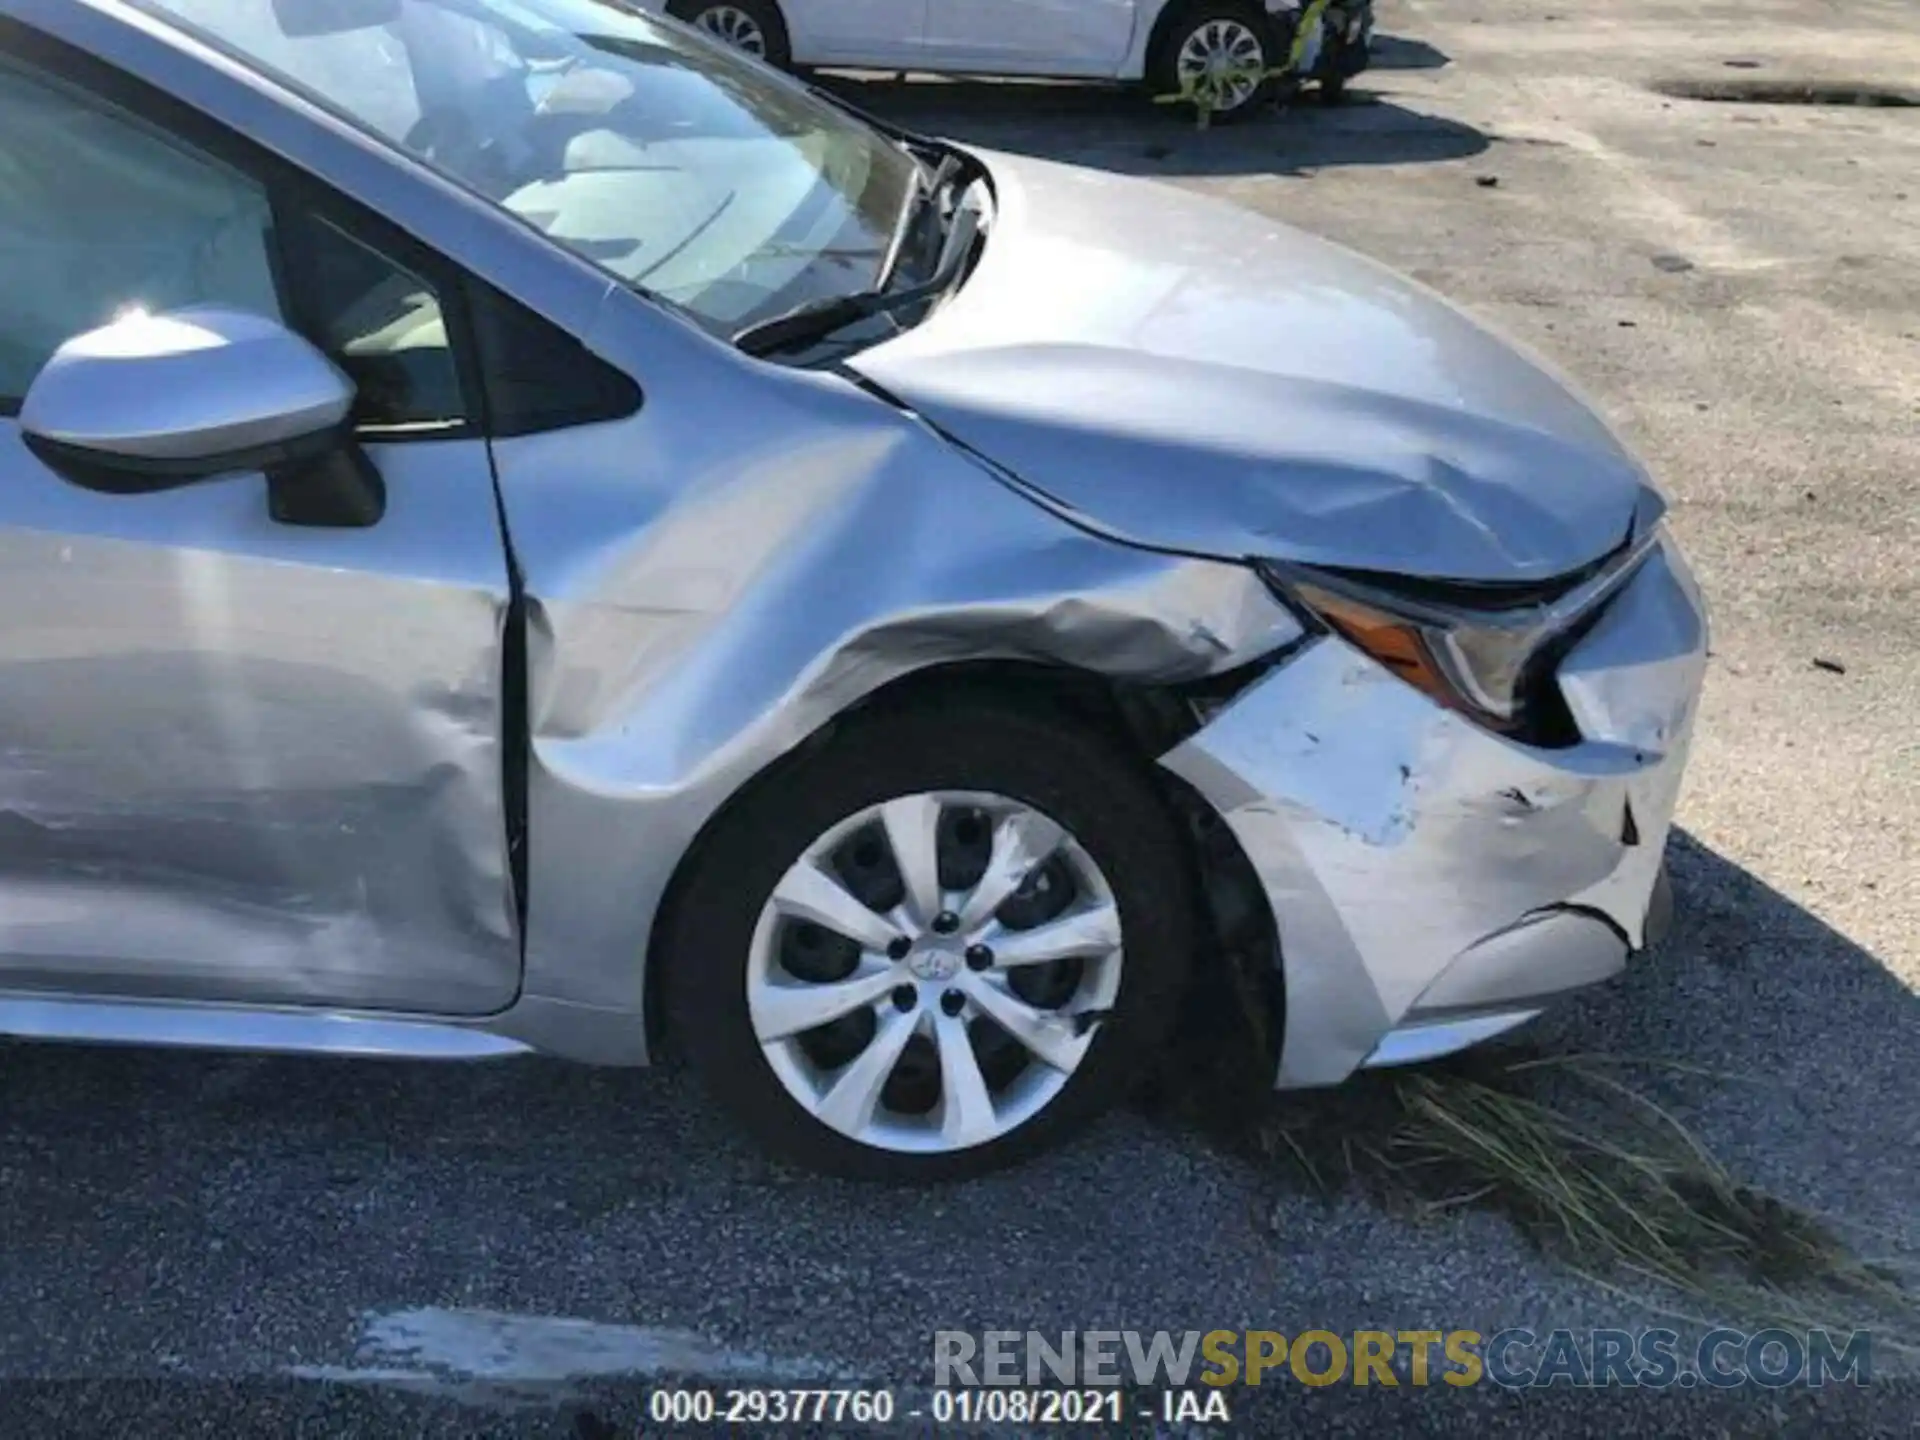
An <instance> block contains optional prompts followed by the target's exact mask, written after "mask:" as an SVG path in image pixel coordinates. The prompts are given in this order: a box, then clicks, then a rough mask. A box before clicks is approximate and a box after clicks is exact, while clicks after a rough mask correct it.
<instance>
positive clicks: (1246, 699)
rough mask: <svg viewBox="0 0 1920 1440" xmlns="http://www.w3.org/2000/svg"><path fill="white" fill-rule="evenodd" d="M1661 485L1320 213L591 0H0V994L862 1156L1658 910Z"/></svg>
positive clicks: (1684, 639) (1373, 1015)
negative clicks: (689, 1072)
mask: <svg viewBox="0 0 1920 1440" xmlns="http://www.w3.org/2000/svg"><path fill="white" fill-rule="evenodd" d="M1663 509H1664V504H1663V501H1662V499H1661V497H1660V494H1659V492H1658V490H1657V489H1656V488H1655V486H1654V484H1653V482H1652V481H1651V480H1650V479H1649V477H1648V476H1647V475H1646V473H1645V471H1644V470H1643V468H1642V467H1641V466H1640V465H1639V464H1638V463H1637V462H1636V461H1635V460H1634V458H1633V457H1632V456H1631V455H1630V454H1629V453H1627V451H1626V450H1625V449H1624V448H1623V447H1622V446H1621V444H1620V443H1619V442H1618V440H1617V439H1616V438H1615V437H1614V436H1613V434H1612V433H1611V432H1610V431H1609V430H1608V428H1607V427H1606V426H1605V425H1604V424H1603V423H1602V422H1601V421H1600V420H1599V419H1597V418H1596V417H1595V416H1594V414H1593V413H1592V412H1591V411H1590V410H1589V409H1588V407H1587V406H1586V405H1585V404H1583V403H1582V402H1581V401H1580V400H1579V399H1577V398H1576V397H1575V396H1574V395H1573V394H1572V393H1571V392H1570V391H1569V389H1568V388H1567V386H1566V385H1565V384H1564V382H1562V381H1561V380H1559V379H1557V378H1555V377H1554V376H1553V375H1552V374H1550V373H1549V372H1548V371H1547V370H1546V369H1545V368H1543V367H1542V366H1541V364H1540V363H1539V362H1537V361H1534V360H1531V359H1528V358H1525V357H1523V356H1521V355H1519V354H1517V353H1516V352H1515V351H1514V350H1513V349H1512V348H1511V347H1510V346H1509V345H1508V344H1506V343H1505V342H1503V341H1501V340H1499V339H1496V338H1494V337H1492V336H1490V335H1489V334H1488V333H1487V332H1486V331H1485V330H1483V329H1481V328H1479V327H1478V326H1477V325H1476V324H1475V323H1474V322H1472V321H1470V320H1469V319H1467V318H1465V317H1464V316H1462V315H1461V314H1459V313H1458V312H1457V311H1455V310H1453V309H1451V308H1449V307H1448V306H1447V305H1446V304H1445V303H1444V302H1442V301H1441V300H1439V299H1438V298H1436V297H1435V296H1433V295H1431V294H1429V293H1427V292H1425V291H1423V290H1421V289H1420V288H1418V287H1416V286H1414V285H1412V284H1410V283H1409V282H1407V281H1404V280H1401V279H1399V278H1397V277H1395V276H1393V275H1391V274H1389V273H1387V272H1385V271H1382V270H1380V269H1378V268H1376V267H1375V266H1373V265H1372V264H1370V263H1368V262H1367V261H1365V260H1362V259H1360V258H1359V257H1357V256H1355V255H1352V254H1350V253H1348V252H1346V251H1343V250H1340V249H1337V248H1335V247H1333V246H1331V245H1327V244H1324V243H1322V242H1320V241H1317V240H1314V239H1312V238H1309V237H1307V236H1305V235H1301V234H1299V233H1296V232H1294V231H1291V230H1288V229H1286V228H1285V227H1283V226H1280V225H1277V224H1274V223H1273V222H1271V221H1268V220H1264V219H1260V218H1256V217H1254V216H1252V215H1249V214H1245V213H1242V212H1240V211H1237V210H1235V209H1232V208H1229V207H1227V206H1224V205H1220V204H1213V203H1208V202H1206V201H1204V200H1201V199H1199V198H1195V197H1192V196H1189V195H1186V194H1183V193H1181V192H1178V191H1174V190H1169V189H1163V188H1156V187H1154V186H1151V185H1149V184H1146V183H1143V182H1139V181H1134V180H1123V179H1117V178H1115V177H1112V176H1110V175H1106V174H1101V173H1096V172H1091V171H1086V170H1077V169H1069V168H1063V167H1058V166H1053V165H1047V164H1043V163H1040V162H1038V161H1034V160H1028V159H1021V158H1018V157H1015V156H1011V155H1001V154H993V153H986V152H982V151H975V150H968V149H963V148H960V147H957V146H953V145H949V144H946V143H943V142H939V141H935V140H931V139H927V138H924V137H920V136H917V135H913V134H908V133H903V132H900V131H896V130H893V129H890V128H888V127H886V126H883V125H881V124H879V123H876V122H874V121H872V120H870V119H867V118H864V117H862V116H859V115H857V114H854V113H851V112H850V111H849V110H847V109H846V108H845V107H844V106H842V105H841V104H839V103H838V102H836V101H834V100H832V99H831V98H829V97H827V96H825V95H823V94H821V93H819V92H817V91H815V90H813V89H811V88H809V87H808V86H807V85H806V84H805V83H803V82H802V81H800V80H798V79H794V78H790V77H786V76H782V75H778V74H776V73H774V72H773V71H771V70H769V69H767V68H765V67H764V66H762V65H760V64H759V63H757V62H755V61H753V60H751V59H748V58H745V57H743V56H740V55H737V54H735V53H733V52H731V51H729V50H727V49H725V48H724V47H722V46H720V45H718V44H717V43H715V42H714V41H712V40H711V39H710V38H709V37H706V36H704V35H702V34H700V33H697V32H695V31H694V30H691V29H688V28H685V27H683V26H681V25H679V24H678V23H676V22H673V21H668V20H657V19H648V18H645V17H642V16H640V15H638V14H637V13H635V12H633V11H632V10H631V9H630V8H628V7H626V6H624V5H620V4H614V3H608V0H274V3H272V4H263V3H259V0H0V597H3V598H4V602H5V611H6V617H7V618H6V624H5V626H4V628H0V742H3V743H4V751H3V752H0V753H3V755H4V759H3V761H0V766H3V768H0V1032H5V1033H9V1034H13V1035H17V1036H27V1037H36V1038H42V1039H68V1040H92V1041H109V1042H135V1043H165V1044H192V1045H211V1046H231V1047H244V1048H253V1049H274V1050H288V1051H305V1052H328V1053H335V1054H350V1055H381V1056H411V1057H443V1058H483V1057H503V1056H510V1055H514V1054H520V1053H525V1052H528V1051H540V1052H545V1053H549V1054H554V1055H560V1056H565V1057H569V1058H572V1059H577V1060H581V1061H590V1062H599V1063H606V1064H620V1065H637V1064H642V1063H644V1062H646V1060H647V1059H648V1058H649V1055H650V1054H653V1053H657V1052H658V1050H659V1048H660V1047H661V1046H662V1045H666V1046H670V1047H673V1048H675V1049H677V1050H678V1051H681V1052H684V1054H685V1055H686V1056H687V1057H688V1058H689V1059H690V1061H691V1062H692V1064H693V1065H694V1066H695V1067H696V1068H697V1069H698V1070H699V1071H700V1072H701V1074H702V1075H703V1076H704V1078H705V1079H706V1080H707V1081H708V1082H710V1084H711V1086H712V1087H713V1089H714V1090H715V1092H716V1093H717V1094H718V1096H719V1097H720V1099H721V1100H722V1101H723V1102H724V1103H725V1105H726V1107H727V1108H728V1109H729V1110H730V1111H731V1112H732V1113H733V1114H735V1115H737V1117H738V1118H739V1120H740V1121H741V1122H742V1124H743V1125H744V1126H745V1127H746V1128H747V1129H749V1130H750V1131H752V1132H753V1133H754V1134H755V1135H756V1136H757V1137H758V1138H759V1139H760V1140H761V1141H763V1142H764V1143H765V1144H766V1145H768V1146H769V1147H772V1148H773V1149H775V1150H777V1151H779V1152H781V1153H783V1154H785V1155H788V1156H790V1157H793V1158H795V1159H797V1160H799V1161H802V1162H804V1163H807V1164H811V1165H816V1166H820V1167H823V1168H827V1169H831V1170H836V1171H840V1172H844V1173H852V1174H863V1175H875V1176H882V1177H892V1178H905V1179H923V1178H932V1177H938V1176H950V1175H958V1174H964V1173H969V1172H973V1171H978V1170H983V1169H986V1168H989V1167H992V1166H994V1165H998V1164H1003V1163H1006V1162H1008V1161H1010V1160H1013V1159H1016V1158H1018V1157H1021V1156H1023V1155H1027V1154H1031V1153H1033V1152H1035V1151H1037V1150H1039V1149H1041V1148H1043V1147H1045V1146H1047V1145H1049V1144H1051V1143H1053V1142H1055V1141H1057V1140H1058V1139H1060V1138H1061V1137H1062V1136H1064V1135H1065V1134H1067V1133H1068V1132H1069V1131H1070V1130H1071V1129H1072V1128H1073V1127H1075V1126H1077V1125H1079V1124H1081V1123H1083V1122H1085V1121H1087V1120H1088V1119H1089V1118H1090V1117H1091V1116H1092V1115H1094V1114H1095V1113H1096V1112H1097V1111H1099V1110H1100V1109H1101V1108H1102V1107H1103V1106H1105V1105H1107V1104H1109V1103H1110V1102H1112V1101H1113V1100H1114V1099H1115V1098H1116V1097H1117V1096H1119V1095H1120V1094H1121V1093H1122V1092H1123V1091H1124V1089H1125V1087H1126V1086H1127V1084H1128V1083H1129V1082H1130V1081H1131V1080H1133V1079H1134V1078H1135V1077H1136V1076H1137V1075H1139V1074H1140V1073H1141V1072H1142V1071H1143V1070H1144V1069H1145V1068H1146V1067H1147V1066H1148V1065H1149V1064H1150V1063H1151V1061H1152V1058H1153V1052H1154V1050H1155V1047H1156V1045H1157V1044H1158V1043H1159V1042H1160V1041H1161V1040H1162V1038H1163V1035H1164V1032H1165V1028H1166V1025H1167V1021H1168V1017H1169V1015H1170V1014H1172V1013H1173V1011H1174V1010H1175V1008H1176V1005H1177V1003H1178V1002H1179V1001H1180V999H1181V997H1182V996H1183V994H1186V993H1188V992H1189V990H1190V987H1192V986H1195V985H1201V986H1212V987H1224V986H1227V985H1228V984H1230V983H1233V984H1234V988H1235V991H1236V993H1241V992H1244V993H1251V994H1254V995H1258V996H1262V997H1265V1003H1267V1004H1269V1005H1270V1006H1271V1014H1270V1015H1269V1016H1267V1017H1266V1019H1267V1020H1268V1021H1269V1022H1270V1023H1269V1025H1268V1027H1267V1028H1268V1029H1269V1030H1270V1032H1271V1034H1272V1036H1273V1042H1274V1046H1273V1048H1274V1057H1273V1063H1274V1067H1275V1074H1276V1080H1277V1083H1279V1084H1280V1085H1284V1086H1311V1085H1327V1084H1332V1083H1335V1082H1337V1081H1340V1080H1341V1079H1343V1078H1345V1077H1346V1076H1348V1075H1349V1074H1351V1073H1352V1072H1354V1071H1355V1070H1356V1069H1359V1068H1361V1067H1364V1066H1373V1065H1388V1064H1395V1063H1403V1062H1408V1061H1414V1060H1419V1059H1422V1058H1426V1057H1431V1056H1436V1055H1441V1054H1444V1053H1446V1052H1449V1051H1452V1050H1456V1049H1458V1048H1460V1047H1463V1046H1466V1045H1469V1044H1472V1043H1474V1042H1476V1041H1478V1040H1482V1039H1485V1038H1487V1037H1490V1036H1494V1035H1497V1034H1499V1033H1501V1032H1503V1031H1505V1030H1508V1029H1510V1028H1512V1027H1514V1026H1516V1025H1519V1024H1521V1023H1523V1022H1524V1021H1526V1020H1527V1019H1529V1018H1531V1017H1532V1016H1534V1015H1535V1014H1537V1013H1538V1012H1539V1011H1540V1010H1541V1009H1542V1008H1543V1007H1544V1006H1546V1005H1547V1004H1548V1003H1549V1002H1550V1001H1552V1000H1553V999H1555V998H1556V997H1558V996H1560V995H1562V994H1563V993H1565V992H1568V991H1572V990H1575V989H1577V988H1578V987H1581V986H1584V985H1588V984H1591V983H1594V982H1597V981H1603V980H1605V979H1607V978H1608V977H1610V976H1612V975H1614V974H1616V973H1617V972H1618V971H1620V970H1621V969H1622V967H1623V966H1625V965H1626V963H1627V962H1628V959H1629V957H1630V955H1632V954H1633V953H1634V952H1635V951H1637V950H1639V949H1640V948H1642V947H1643V946H1644V945H1645V944H1647V943H1648V941H1649V939H1650V938H1651V932H1652V931H1653V930H1654V929H1657V921H1658V917H1659V915H1660V913H1661V911H1662V908H1663V905H1662V894H1663V891H1662V884H1663V881H1662V873H1663V872H1662V856H1663V851H1664V849H1665V845H1666V839H1667V832H1668V827H1669V823H1670V819H1671V816H1672V813H1673V808H1674V802H1675V795H1676V791H1677V789H1678V786H1679V783H1680V776H1681V770H1682V767H1683V765H1684V763H1685V758H1686V752H1687V745H1688V739H1689V735H1690V731H1691V727H1692V722H1693V718H1694V713H1695V707H1696V699H1697V694H1698V690H1699V686H1700V682H1701V673H1702V668H1703V665H1704V656H1705V651H1706V620H1705V614H1704V611H1703V608H1702V605H1701V601H1700V598H1699V596H1698V594H1697V592H1696V590H1695V587H1694V584H1693V582H1692V580H1691V578H1690V576H1689V574H1688V571H1687V568H1686V565H1685V563H1684V562H1683V560H1682V559H1681V556H1680V553H1679V551H1678V550H1677V549H1676V547H1675V545H1674V542H1673V540H1672V539H1671V537H1670V536H1669V535H1668V534H1667V532H1666V530H1665V529H1664V528H1663V525H1662V512H1663ZM1236 969H1237V970H1238V971H1239V972H1240V974H1239V975H1238V976H1237V977H1236V976H1235V974H1234V972H1235V970H1236Z"/></svg>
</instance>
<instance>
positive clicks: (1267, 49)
mask: <svg viewBox="0 0 1920 1440" xmlns="http://www.w3.org/2000/svg"><path fill="white" fill-rule="evenodd" d="M1280 59H1281V55H1280V49H1279V46H1278V45H1277V43H1276V42H1275V39H1274V35H1273V29H1272V27H1271V26H1270V25H1269V24H1268V23H1267V20H1266V18H1265V16H1263V15H1261V14H1260V13H1259V12H1258V11H1257V10H1254V9H1253V8H1252V7H1250V6H1248V5H1244V4H1239V3H1236V0H1209V3H1203V4H1199V5H1195V6H1193V7H1192V8H1191V9H1189V10H1188V11H1187V12H1186V13H1185V14H1183V15H1181V16H1179V17H1178V18H1177V19H1175V20H1174V21H1173V22H1172V23H1171V24H1170V25H1169V26H1168V27H1167V30H1166V33H1165V34H1164V35H1162V36H1161V38H1160V43H1159V45H1158V47H1157V48H1156V49H1155V51H1154V55H1153V59H1152V61H1151V63H1150V64H1149V65H1148V69H1147V74H1148V78H1149V80H1150V82H1151V84H1152V87H1153V93H1154V94H1155V95H1156V96H1166V95H1188V94H1192V93H1194V92H1195V91H1196V90H1197V91H1199V92H1201V93H1203V94H1208V95H1210V96H1211V110H1212V119H1213V121H1214V122H1216V123H1218V122H1223V121H1231V120H1240V119H1244V118H1245V117H1246V116H1248V115H1251V114H1253V113H1254V112H1255V111H1256V110H1258V109H1259V108H1260V107H1261V105H1262V103H1263V102H1265V101H1268V100H1271V99H1272V98H1273V95H1274V85H1273V77H1272V75H1271V73H1270V72H1271V71H1273V70H1274V69H1275V68H1276V67H1277V66H1278V65H1279V63H1280Z"/></svg>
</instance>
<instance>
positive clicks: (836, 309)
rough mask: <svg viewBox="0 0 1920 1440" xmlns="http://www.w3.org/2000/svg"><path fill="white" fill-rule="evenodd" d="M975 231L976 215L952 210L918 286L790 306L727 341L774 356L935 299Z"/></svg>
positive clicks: (960, 266) (967, 252)
mask: <svg viewBox="0 0 1920 1440" xmlns="http://www.w3.org/2000/svg"><path fill="white" fill-rule="evenodd" d="M979 227H980V217H979V214H978V212H977V211H974V210H964V209H963V210H960V211H958V212H957V213H956V214H955V216H954V226H953V233H952V234H951V235H949V236H948V237H947V247H946V257H945V258H944V259H943V260H942V261H941V262H940V266H939V268H938V269H937V270H935V271H934V272H933V274H932V275H930V276H928V277H927V278H926V279H925V280H924V281H922V282H921V283H920V284H918V285H905V286H902V287H901V288H900V289H898V290H888V289H886V288H885V282H884V280H883V281H882V284H881V285H880V286H877V287H876V288H874V289H872V290H860V291H856V292H855V293H854V294H851V295H835V296H832V297H830V298H828V299H823V300H809V301H808V302H807V303H806V304H804V305H796V306H795V307H794V308H793V309H791V310H788V311H785V312H784V313H782V314H779V315H775V316H773V317H772V318H771V319H768V320H762V321H760V322H759V323H758V324H754V325H749V326H747V327H746V328H745V329H744V330H741V331H738V332H737V333H736V334H735V335H734V337H733V343H734V344H735V345H736V346H738V347H739V348H740V349H741V350H743V351H744V352H746V353H747V354H749V355H774V354H778V353H779V352H780V351H782V350H787V349H791V348H792V347H793V346H795V345H802V344H806V343H807V342H809V341H813V340H824V339H826V338H827V336H829V335H831V334H833V332H834V331H836V330H844V329H845V328H846V327H847V326H849V325H853V324H856V323H858V322H859V321H861V320H867V319H871V318H872V317H873V316H875V315H885V314H889V313H891V312H893V311H895V310H905V309H909V308H911V307H912V306H915V305H918V304H920V303H921V302H923V301H926V300H934V299H937V298H939V297H940V296H941V295H943V294H945V293H946V292H947V291H948V290H949V289H951V288H952V286H953V282H954V281H955V280H957V279H958V278H959V277H960V272H961V271H962V270H964V269H965V268H966V266H967V262H968V261H969V260H971V259H972V258H973V249H974V241H975V239H976V238H977V237H978V234H979ZM896 263H897V262H896Z"/></svg>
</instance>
